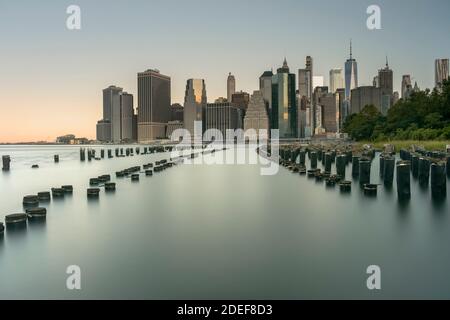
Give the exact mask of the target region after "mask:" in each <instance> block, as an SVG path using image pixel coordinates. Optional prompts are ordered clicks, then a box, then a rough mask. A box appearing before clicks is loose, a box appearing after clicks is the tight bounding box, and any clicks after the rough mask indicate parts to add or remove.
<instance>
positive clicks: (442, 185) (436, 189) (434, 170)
mask: <svg viewBox="0 0 450 320" xmlns="http://www.w3.org/2000/svg"><path fill="white" fill-rule="evenodd" d="M431 195H432V197H433V198H434V199H441V198H445V197H446V196H447V179H446V177H445V163H443V162H439V163H433V164H432V165H431Z"/></svg>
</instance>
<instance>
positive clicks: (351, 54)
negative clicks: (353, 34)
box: [350, 39, 353, 60]
mask: <svg viewBox="0 0 450 320" xmlns="http://www.w3.org/2000/svg"><path fill="white" fill-rule="evenodd" d="M352 56H353V53H352V39H350V60H352Z"/></svg>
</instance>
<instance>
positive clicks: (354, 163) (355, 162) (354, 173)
mask: <svg viewBox="0 0 450 320" xmlns="http://www.w3.org/2000/svg"><path fill="white" fill-rule="evenodd" d="M359 159H360V157H359V156H353V157H352V177H354V178H357V177H359Z"/></svg>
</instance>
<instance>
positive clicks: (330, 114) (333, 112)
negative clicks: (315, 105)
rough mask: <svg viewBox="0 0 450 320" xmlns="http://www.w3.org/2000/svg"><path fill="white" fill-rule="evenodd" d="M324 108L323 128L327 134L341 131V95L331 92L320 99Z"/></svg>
mask: <svg viewBox="0 0 450 320" xmlns="http://www.w3.org/2000/svg"><path fill="white" fill-rule="evenodd" d="M319 105H320V106H321V107H322V108H321V110H322V127H323V128H324V129H325V131H326V132H327V133H337V132H338V130H339V119H340V115H339V95H338V94H337V93H333V92H329V93H325V94H323V95H322V96H320V97H319Z"/></svg>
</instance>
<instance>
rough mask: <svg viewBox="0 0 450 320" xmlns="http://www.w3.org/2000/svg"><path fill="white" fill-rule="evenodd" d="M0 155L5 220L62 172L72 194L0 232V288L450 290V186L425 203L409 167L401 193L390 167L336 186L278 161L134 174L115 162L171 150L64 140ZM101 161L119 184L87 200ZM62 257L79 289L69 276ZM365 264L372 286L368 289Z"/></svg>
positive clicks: (406, 294)
mask: <svg viewBox="0 0 450 320" xmlns="http://www.w3.org/2000/svg"><path fill="white" fill-rule="evenodd" d="M96 148H97V149H100V148H101V147H100V146H97V147H96ZM226 152H229V151H226ZM5 154H8V155H10V156H11V158H12V163H11V171H9V172H0V220H1V221H4V216H5V215H7V214H10V213H16V212H22V211H23V208H22V197H23V196H24V195H27V194H36V193H37V192H39V191H45V190H50V188H51V187H59V186H61V185H63V184H71V185H73V187H74V193H73V195H72V196H68V197H67V196H66V197H65V198H64V200H59V201H56V200H52V201H51V202H50V203H48V204H46V205H45V207H47V211H48V213H47V219H46V222H45V223H41V224H31V223H29V224H28V226H27V228H26V229H25V230H22V231H16V232H8V231H6V232H5V235H4V236H3V237H2V238H0V298H1V299H13V298H14V299H15V298H20V299H32V298H38V299H107V298H112V299H313V298H319V299H328V298H339V299H355V298H356V299H380V298H386V299H389V298H394V299H399V298H446V299H449V298H450V277H449V275H448V270H450V219H449V216H450V210H449V204H448V201H449V199H447V200H446V201H442V202H439V203H437V202H433V201H432V200H431V196H430V190H429V189H422V188H420V187H419V184H418V181H417V180H414V179H412V180H411V181H412V186H411V187H412V198H411V200H410V201H409V203H406V204H399V203H398V201H397V195H396V189H395V180H394V187H393V188H392V189H391V190H386V189H385V188H384V187H381V188H380V189H379V191H378V196H377V197H376V198H368V197H366V196H364V195H363V194H362V192H361V191H360V190H359V188H358V187H357V183H355V184H354V185H353V186H352V192H351V194H349V195H344V194H341V193H340V192H339V189H338V187H336V188H331V189H330V188H326V187H325V183H324V182H320V183H318V182H316V181H315V180H314V179H308V178H307V177H306V176H300V175H298V174H293V173H291V172H290V171H288V170H286V169H285V168H282V167H281V168H280V170H279V171H278V173H277V174H276V175H272V176H264V175H261V166H260V165H258V164H246V165H219V164H217V165H206V164H204V165H180V166H176V167H174V168H171V169H168V170H166V171H164V172H161V173H157V174H154V176H153V177H148V178H147V177H145V175H141V179H140V181H139V182H135V183H132V182H131V181H130V179H127V178H124V179H116V178H115V176H114V172H115V171H118V170H122V169H125V168H127V167H131V166H135V165H143V164H145V163H149V162H155V161H156V160H160V159H165V158H168V157H170V154H169V153H165V154H164V153H160V154H152V155H139V156H138V155H135V156H134V157H124V158H113V159H104V160H102V161H91V162H88V161H86V162H80V161H79V148H78V147H74V146H0V155H5ZM54 154H59V155H60V162H59V163H57V164H56V163H53V155H54ZM97 154H98V153H97ZM32 164H39V166H40V168H39V169H31V165H32ZM319 167H320V166H319ZM333 170H335V168H333ZM350 170H351V165H349V166H348V167H347V175H348V179H350V178H349V176H350ZM101 174H111V175H112V177H113V181H115V182H117V190H116V192H115V193H110V194H109V193H104V191H101V194H100V198H99V200H98V201H88V200H87V197H86V188H87V187H88V184H89V178H91V177H97V176H99V175H101ZM371 179H372V182H374V183H378V182H379V181H380V179H379V176H378V157H377V158H376V159H375V160H374V162H373V164H372V178H371ZM447 185H448V181H447ZM449 187H450V186H449V185H448V187H447V189H449ZM70 265H77V266H79V267H80V269H81V290H68V289H67V287H66V279H67V277H68V276H69V275H68V274H67V273H66V269H67V267H68V266H70ZM370 265H378V266H379V267H380V268H381V290H376V291H371V290H368V289H367V286H366V279H367V277H368V274H367V273H366V269H367V267H368V266H370Z"/></svg>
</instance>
